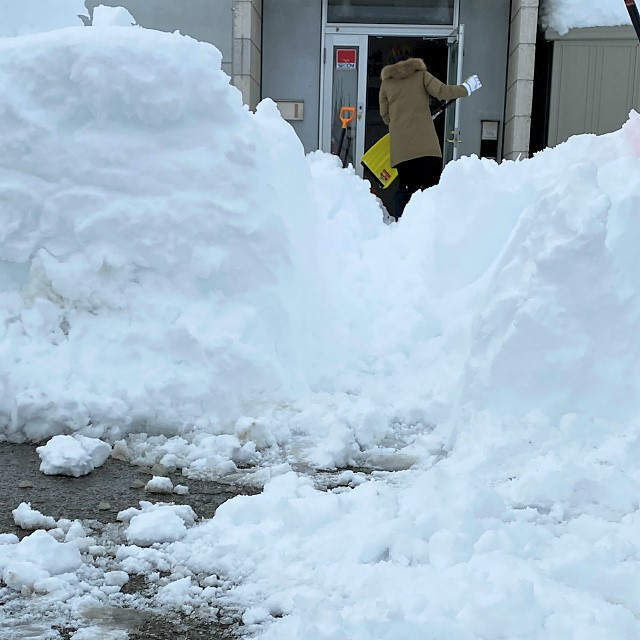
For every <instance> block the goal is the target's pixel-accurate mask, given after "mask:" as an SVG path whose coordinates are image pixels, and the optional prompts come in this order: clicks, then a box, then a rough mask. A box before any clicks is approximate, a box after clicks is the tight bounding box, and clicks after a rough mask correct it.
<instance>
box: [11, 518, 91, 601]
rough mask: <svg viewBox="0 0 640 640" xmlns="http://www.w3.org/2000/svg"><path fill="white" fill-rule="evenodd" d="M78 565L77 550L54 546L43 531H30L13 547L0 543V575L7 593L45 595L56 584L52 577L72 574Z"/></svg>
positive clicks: (79, 562) (65, 543)
mask: <svg viewBox="0 0 640 640" xmlns="http://www.w3.org/2000/svg"><path fill="white" fill-rule="evenodd" d="M81 563H82V560H81V557H80V552H79V551H78V548H77V547H76V546H75V545H74V544H72V543H69V542H57V541H56V540H55V539H54V538H53V537H52V536H50V535H49V534H48V533H47V532H46V531H42V530H39V531H34V532H33V533H32V534H31V535H30V536H27V537H26V538H24V539H23V540H21V541H20V542H19V543H17V544H15V543H14V544H2V543H0V575H1V576H2V580H3V581H4V583H5V584H6V585H7V586H8V587H9V588H11V589H14V590H16V591H20V590H22V589H28V590H31V591H33V590H36V591H39V592H41V593H47V592H49V591H51V590H53V589H54V588H56V587H58V585H59V583H57V582H52V581H50V580H49V579H50V578H51V577H53V576H60V575H63V574H73V572H74V571H75V570H76V569H78V568H79V567H80V565H81Z"/></svg>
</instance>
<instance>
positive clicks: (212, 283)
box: [0, 28, 317, 438]
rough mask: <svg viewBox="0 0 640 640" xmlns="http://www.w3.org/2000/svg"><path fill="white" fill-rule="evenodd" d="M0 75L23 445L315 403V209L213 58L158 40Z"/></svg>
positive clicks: (279, 124) (97, 38)
mask: <svg viewBox="0 0 640 640" xmlns="http://www.w3.org/2000/svg"><path fill="white" fill-rule="evenodd" d="M0 59H1V63H0V66H1V69H0V87H2V99H1V101H2V105H1V106H0V114H1V115H0V118H1V120H2V127H1V131H2V147H3V154H2V158H1V159H0V198H1V202H2V205H1V209H0V218H1V222H0V229H1V231H0V236H1V246H2V248H1V249H0V254H1V255H0V260H1V261H2V262H1V266H0V290H1V291H2V294H1V295H2V305H1V308H2V311H1V312H0V313H2V340H1V345H2V346H1V350H0V353H1V358H2V368H1V380H2V382H1V383H0V389H1V391H0V396H1V397H2V400H1V401H0V405H1V409H0V414H1V415H2V418H1V419H0V420H1V421H2V423H3V425H4V427H3V429H4V431H5V433H9V434H15V433H22V434H23V435H26V436H27V437H29V438H39V437H42V436H44V435H45V434H46V433H47V432H51V431H52V430H53V431H55V430H62V429H66V430H76V429H78V428H80V427H86V426H87V425H91V424H92V425H101V427H100V428H99V430H103V429H104V428H107V430H109V428H113V433H112V435H115V434H116V433H124V432H126V431H127V429H128V428H131V427H132V425H134V424H136V423H137V425H138V427H140V428H144V429H146V430H151V431H153V430H157V429H162V428H163V426H166V425H170V428H171V429H173V430H175V429H176V428H178V427H179V425H181V424H184V423H185V422H187V423H189V422H190V423H193V422H196V421H198V420H201V419H202V420H204V421H209V420H210V419H214V417H215V419H222V418H224V417H227V416H228V415H230V414H234V415H236V414H238V413H241V405H242V404H243V403H244V401H245V400H246V401H247V402H248V403H249V404H250V406H251V407H252V408H255V407H256V406H258V405H260V402H261V399H262V398H263V397H266V398H268V400H269V402H273V400H274V398H281V397H287V395H288V394H290V393H291V392H292V391H293V390H295V391H297V392H299V390H300V387H301V386H302V388H304V386H305V383H304V380H303V379H302V378H301V377H300V376H299V370H300V366H299V365H298V364H297V362H298V359H299V355H300V352H303V353H304V355H305V357H306V358H307V359H309V358H310V354H309V353H307V352H306V350H305V346H304V345H305V344H306V343H307V342H308V341H309V340H310V337H311V336H312V335H313V326H312V325H307V324H306V314H307V313H310V314H311V316H310V317H313V315H314V314H313V312H312V310H313V306H314V301H313V300H312V299H311V294H310V293H309V290H310V287H309V285H308V283H307V282H306V279H307V278H308V275H309V274H308V272H307V267H306V264H307V263H310V262H312V261H313V256H312V255H310V253H309V247H308V246H304V247H303V246H301V245H300V242H301V240H302V239H303V238H307V237H313V235H314V231H313V228H314V224H315V219H314V209H313V207H310V206H309V204H308V202H309V201H310V199H311V196H310V194H309V193H307V191H308V189H309V184H310V177H309V170H308V168H307V165H306V163H305V161H304V154H303V151H302V146H301V145H300V143H299V142H298V141H297V139H296V138H295V136H294V135H292V134H291V133H290V132H289V130H288V126H287V125H286V124H285V123H284V122H283V121H282V120H281V119H280V116H279V115H278V114H277V111H276V108H275V105H273V104H272V103H271V104H269V103H265V104H264V105H262V107H261V109H260V110H259V112H258V113H257V114H256V115H253V114H250V113H249V112H248V110H247V109H246V108H245V107H243V105H242V99H241V96H240V93H239V92H238V91H237V90H236V89H234V88H232V87H231V86H229V78H228V77H227V76H226V75H225V74H224V73H223V72H222V71H221V70H220V63H221V60H220V54H219V53H218V51H217V50H216V49H215V48H214V47H211V46H208V45H203V44H199V43H197V42H195V41H193V40H190V39H188V38H184V37H180V36H177V35H176V36H174V35H167V34H162V33H159V32H154V31H147V30H142V29H126V28H111V29H110V28H105V29H101V30H100V31H97V30H94V29H84V28H78V29H69V30H64V31H58V32H53V33H50V34H43V35H37V36H28V37H23V38H15V39H6V40H0ZM313 293H314V295H315V294H316V293H317V292H316V291H314V292H313ZM294 312H295V313H294ZM298 320H299V321H300V322H299V323H298ZM306 336H309V338H307V337H306Z"/></svg>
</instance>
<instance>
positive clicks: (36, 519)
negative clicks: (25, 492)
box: [11, 502, 56, 531]
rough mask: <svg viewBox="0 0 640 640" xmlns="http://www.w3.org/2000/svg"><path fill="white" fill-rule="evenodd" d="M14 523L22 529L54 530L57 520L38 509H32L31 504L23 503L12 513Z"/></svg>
mask: <svg viewBox="0 0 640 640" xmlns="http://www.w3.org/2000/svg"><path fill="white" fill-rule="evenodd" d="M11 513H12V515H13V521H14V522H15V523H16V525H17V526H19V527H20V528H21V529H26V530H28V531H34V530H36V529H53V527H55V526H56V521H55V518H52V517H51V516H45V515H44V514H42V513H40V511H38V510H37V509H32V508H31V503H30V502H21V503H20V504H19V505H18V506H17V507H16V508H15V509H14V510H13V511H12V512H11Z"/></svg>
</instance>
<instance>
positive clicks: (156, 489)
mask: <svg viewBox="0 0 640 640" xmlns="http://www.w3.org/2000/svg"><path fill="white" fill-rule="evenodd" d="M144 490H145V491H148V492H149V493H172V492H173V482H171V478H166V477H164V476H153V478H151V480H149V482H147V484H146V485H145V488H144Z"/></svg>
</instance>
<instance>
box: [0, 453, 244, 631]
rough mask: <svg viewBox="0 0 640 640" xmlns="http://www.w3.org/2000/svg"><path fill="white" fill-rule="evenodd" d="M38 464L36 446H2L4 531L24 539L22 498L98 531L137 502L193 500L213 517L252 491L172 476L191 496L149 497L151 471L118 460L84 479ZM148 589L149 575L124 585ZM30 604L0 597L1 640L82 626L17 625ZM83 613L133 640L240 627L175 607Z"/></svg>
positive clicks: (134, 590)
mask: <svg viewBox="0 0 640 640" xmlns="http://www.w3.org/2000/svg"><path fill="white" fill-rule="evenodd" d="M39 466H40V459H39V457H38V455H37V453H36V451H35V447H33V446H30V445H13V444H6V443H0V532H3V533H15V534H17V535H18V536H19V537H21V538H22V537H24V536H25V535H28V534H29V533H30V532H27V531H23V530H21V529H19V528H18V527H16V526H15V524H14V522H13V516H12V514H11V511H12V509H15V508H16V507H17V506H18V505H19V504H20V503H21V502H30V503H31V506H32V508H34V509H38V510H39V511H41V512H42V513H44V514H45V515H49V516H53V517H54V518H56V519H59V518H68V519H72V520H73V519H79V520H83V521H84V522H85V523H87V522H88V523H89V524H90V528H91V530H92V535H94V533H100V531H101V530H103V529H105V528H109V527H113V526H114V523H115V522H116V516H117V513H118V511H121V510H123V509H126V508H128V507H131V506H138V501H139V500H151V501H154V502H175V503H176V504H189V505H191V507H192V508H193V510H194V511H195V512H196V513H197V514H198V516H199V517H201V518H210V517H212V516H213V514H214V513H215V511H216V509H217V508H218V507H219V506H220V505H221V504H222V503H223V502H225V501H226V500H229V499H230V498H232V497H234V496H235V495H239V494H246V493H249V492H251V489H248V488H247V487H241V488H238V487H234V486H231V485H227V484H220V483H215V482H207V481H196V480H190V479H186V478H183V477H182V476H180V475H179V474H172V480H173V482H174V485H175V484H178V483H180V484H186V485H188V486H189V494H187V495H185V496H178V495H175V494H172V495H160V494H148V493H145V491H144V488H143V486H138V485H142V483H146V482H147V481H148V480H149V479H150V477H151V472H150V470H146V469H143V468H140V467H134V466H131V465H129V464H127V463H125V462H121V461H118V460H113V459H110V460H108V461H107V463H106V464H105V465H104V466H103V467H101V468H100V469H97V470H96V471H94V472H93V473H92V474H90V475H88V476H84V477H82V478H67V477H62V476H45V475H44V474H42V473H41V472H40V471H39ZM25 485H26V486H25ZM101 502H108V503H109V505H110V506H109V508H108V509H99V508H98V506H99V505H100V503H101ZM103 506H104V505H103ZM147 586H148V585H146V583H145V581H144V579H142V578H139V577H136V578H132V580H131V581H130V583H129V584H127V585H125V588H123V593H130V594H135V595H141V596H143V597H144V596H145V591H146V590H147ZM25 607H29V599H28V597H27V598H23V597H22V596H20V595H19V594H14V595H12V596H11V597H10V598H5V599H4V600H2V599H0V616H1V617H2V618H3V622H2V627H3V629H0V638H1V639H2V640H5V638H7V639H9V638H10V639H11V640H18V639H27V638H29V639H31V638H33V639H35V638H43V637H46V634H48V633H50V632H51V630H52V629H56V630H57V631H58V634H59V637H60V638H63V639H65V640H66V639H67V638H70V637H71V635H72V634H73V632H74V631H75V630H76V628H77V627H74V626H73V625H72V624H71V623H67V624H66V625H63V626H58V625H59V624H60V623H59V622H56V621H55V620H51V621H49V620H46V619H42V620H38V619H35V620H31V621H29V623H28V624H18V623H16V624H15V626H14V625H12V624H11V619H12V615H13V614H14V613H16V619H17V618H18V617H19V615H20V614H19V613H17V612H21V613H22V612H24V609H25ZM86 615H87V616H88V617H89V618H90V619H89V623H90V624H98V625H100V626H101V627H103V628H104V629H126V630H127V631H128V633H129V638H130V640H143V639H144V640H196V639H204V638H207V640H230V639H231V638H233V637H234V629H236V628H237V620H233V618H232V617H228V618H224V617H222V618H221V619H220V621H218V622H216V621H215V620H213V621H212V620H203V619H202V618H198V617H195V616H191V617H188V616H180V615H177V614H176V613H175V612H172V614H171V615H170V616H167V617H165V616H163V615H162V612H160V613H158V612H157V611H151V610H149V611H146V610H140V609H127V608H122V609H120V608H115V607H110V608H102V609H97V610H95V611H91V612H88V613H87V614H86ZM85 624H87V621H85ZM6 634H8V635H6Z"/></svg>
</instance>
